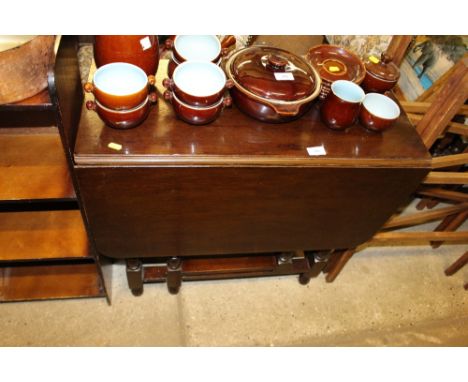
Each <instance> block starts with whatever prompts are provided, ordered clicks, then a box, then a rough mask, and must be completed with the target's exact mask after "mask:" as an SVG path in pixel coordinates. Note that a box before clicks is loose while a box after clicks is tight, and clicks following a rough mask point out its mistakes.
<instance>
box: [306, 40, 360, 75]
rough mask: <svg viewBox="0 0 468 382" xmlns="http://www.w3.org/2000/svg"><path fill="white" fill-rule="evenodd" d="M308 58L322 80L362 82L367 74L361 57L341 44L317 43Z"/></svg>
mask: <svg viewBox="0 0 468 382" xmlns="http://www.w3.org/2000/svg"><path fill="white" fill-rule="evenodd" d="M306 58H307V61H308V62H309V63H310V64H311V65H312V66H313V67H314V68H315V69H317V71H318V72H319V74H320V77H321V78H322V80H325V81H328V82H334V81H336V80H347V81H352V82H354V83H356V84H360V83H361V82H362V80H363V79H364V76H365V75H366V68H365V66H364V63H363V62H362V61H361V59H360V58H359V57H358V56H357V55H355V54H354V53H352V52H351V51H349V50H347V49H344V48H342V47H341V46H337V45H316V46H314V47H312V48H310V49H309V52H308V53H307V57H306Z"/></svg>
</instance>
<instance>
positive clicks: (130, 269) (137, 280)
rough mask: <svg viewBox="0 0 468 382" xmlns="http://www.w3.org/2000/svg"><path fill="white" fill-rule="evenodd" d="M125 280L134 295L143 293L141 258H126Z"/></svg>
mask: <svg viewBox="0 0 468 382" xmlns="http://www.w3.org/2000/svg"><path fill="white" fill-rule="evenodd" d="M127 282H128V287H129V288H130V290H131V291H132V293H133V295H134V296H141V295H142V294H143V264H142V262H141V260H138V259H128V260H127Z"/></svg>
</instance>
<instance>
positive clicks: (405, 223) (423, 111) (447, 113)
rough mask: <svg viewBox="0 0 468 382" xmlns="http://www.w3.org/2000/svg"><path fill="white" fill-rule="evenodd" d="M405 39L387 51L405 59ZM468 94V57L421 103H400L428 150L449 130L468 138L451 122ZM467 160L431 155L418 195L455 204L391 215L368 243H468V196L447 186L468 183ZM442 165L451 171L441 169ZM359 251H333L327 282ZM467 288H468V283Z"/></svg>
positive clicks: (465, 109)
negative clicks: (431, 226) (467, 226)
mask: <svg viewBox="0 0 468 382" xmlns="http://www.w3.org/2000/svg"><path fill="white" fill-rule="evenodd" d="M404 37H408V36H398V37H396V38H394V39H393V40H392V43H391V44H390V46H389V50H390V51H392V52H397V57H399V58H402V57H403V55H404V52H405V51H406V49H407V47H408V45H409V43H410V41H411V40H410V39H408V38H404ZM402 52H403V54H402ZM396 62H397V63H399V62H398V61H396ZM400 62H401V61H400ZM467 98H468V57H467V55H465V57H464V58H463V59H461V60H460V61H459V62H458V63H457V64H456V65H454V66H453V67H452V69H451V70H450V71H449V73H447V74H446V75H445V76H444V77H443V79H441V80H440V81H438V83H436V88H435V89H434V90H433V91H430V92H429V91H427V92H426V93H424V94H423V97H422V98H420V99H419V100H418V101H417V102H406V101H401V102H400V103H401V106H402V107H403V108H404V110H405V111H406V112H407V114H408V116H409V117H410V119H411V120H412V121H413V123H415V125H416V129H417V131H418V132H419V134H420V136H421V139H422V141H423V142H424V144H425V145H426V147H427V148H428V149H430V148H431V147H432V146H433V145H434V143H435V142H436V141H437V140H438V139H439V137H441V136H444V134H446V133H451V134H459V135H463V136H468V126H465V125H463V124H460V123H457V122H453V121H452V119H453V118H454V116H455V115H457V114H462V115H464V116H468V106H467V105H464V104H465V101H466V99H467ZM466 164H468V150H465V151H464V152H463V153H459V154H453V155H447V156H441V157H433V159H432V170H433V171H431V172H430V173H429V175H428V176H427V177H426V178H425V180H424V181H423V184H422V185H421V188H420V189H419V190H418V191H417V193H416V195H417V196H419V197H422V198H423V200H425V205H424V206H428V207H431V205H428V204H427V203H428V201H429V200H432V201H435V203H434V202H432V207H433V206H435V205H436V204H437V201H445V202H448V203H453V205H451V206H448V207H444V208H439V209H436V210H430V211H424V212H420V213H415V214H412V215H409V216H408V215H407V216H395V217H392V218H391V219H390V220H389V221H387V223H386V224H385V225H384V226H383V227H382V230H381V231H380V232H378V233H377V234H376V235H375V236H374V237H373V238H372V239H371V240H370V242H368V243H366V244H365V246H369V245H382V244H392V243H398V244H416V245H420V244H421V243H422V242H425V243H428V244H431V246H432V247H433V248H437V247H438V246H440V245H441V244H442V243H444V242H450V243H457V242H464V243H466V242H468V232H456V230H457V229H458V228H459V227H460V226H461V225H462V224H463V223H464V222H465V221H466V219H467V217H468V194H466V193H463V192H461V191H459V190H457V189H447V185H457V186H460V185H466V184H468V172H464V168H463V166H464V165H466ZM444 169H448V171H440V170H444ZM424 198H425V199H424ZM440 219H442V221H441V223H440V224H439V225H438V226H437V227H436V229H435V230H434V231H433V232H398V231H397V232H395V230H396V229H399V228H404V227H409V226H414V225H418V224H423V223H426V222H430V221H434V220H440ZM359 249H360V248H354V249H346V250H341V251H335V252H334V253H333V254H332V255H331V257H330V260H329V261H328V262H327V264H326V265H325V267H324V269H323V272H324V273H326V274H327V275H326V281H327V282H333V281H334V280H335V278H336V277H337V276H338V274H339V273H340V272H341V270H342V269H343V268H344V266H345V265H346V263H347V262H348V261H349V259H351V257H352V256H353V254H354V253H356V252H357V251H359ZM467 262H468V254H467V253H465V254H464V255H463V256H462V257H460V258H459V259H458V260H457V261H456V262H455V263H454V264H452V265H451V266H450V267H449V268H447V270H446V271H445V273H446V274H447V275H452V274H454V273H455V272H456V271H458V270H459V269H460V268H461V267H463V265H465V264H466V263H467ZM464 287H465V289H468V284H466V285H465V286H464Z"/></svg>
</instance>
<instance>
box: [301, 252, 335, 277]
mask: <svg viewBox="0 0 468 382" xmlns="http://www.w3.org/2000/svg"><path fill="white" fill-rule="evenodd" d="M332 253H333V250H330V251H306V252H305V254H306V256H307V258H308V259H309V262H310V272H309V274H310V277H317V276H318V275H319V274H320V273H322V272H325V268H326V266H327V264H328V263H329V261H331V259H332Z"/></svg>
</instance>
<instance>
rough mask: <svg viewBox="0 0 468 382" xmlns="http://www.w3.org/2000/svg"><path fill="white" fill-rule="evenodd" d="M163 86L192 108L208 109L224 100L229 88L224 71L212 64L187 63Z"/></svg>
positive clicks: (200, 62)
mask: <svg viewBox="0 0 468 382" xmlns="http://www.w3.org/2000/svg"><path fill="white" fill-rule="evenodd" d="M163 86H164V87H165V88H167V89H169V90H172V91H173V92H174V94H175V95H176V97H177V98H178V99H179V100H181V101H182V102H184V103H186V104H188V105H190V106H198V107H207V106H211V105H214V104H215V103H217V102H219V100H221V98H223V95H224V92H225V90H226V88H227V87H229V86H232V82H231V81H229V82H228V81H226V75H225V74H224V72H223V70H222V69H221V68H220V67H219V66H218V65H215V64H213V63H212V62H204V61H186V62H184V63H182V64H180V65H179V66H177V68H176V69H175V71H174V75H173V77H172V79H165V80H164V81H163Z"/></svg>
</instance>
